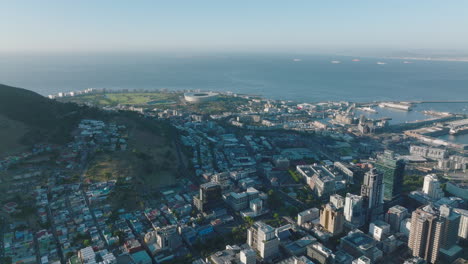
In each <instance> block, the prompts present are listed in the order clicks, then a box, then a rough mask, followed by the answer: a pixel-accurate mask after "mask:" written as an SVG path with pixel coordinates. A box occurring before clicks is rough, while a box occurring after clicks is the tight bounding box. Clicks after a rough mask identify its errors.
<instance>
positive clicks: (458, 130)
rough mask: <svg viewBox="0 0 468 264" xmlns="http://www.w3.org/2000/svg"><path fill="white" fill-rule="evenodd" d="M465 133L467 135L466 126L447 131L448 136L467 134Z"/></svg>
mask: <svg viewBox="0 0 468 264" xmlns="http://www.w3.org/2000/svg"><path fill="white" fill-rule="evenodd" d="M467 133H468V126H466V127H461V128H451V129H450V131H449V134H450V135H461V134H467Z"/></svg>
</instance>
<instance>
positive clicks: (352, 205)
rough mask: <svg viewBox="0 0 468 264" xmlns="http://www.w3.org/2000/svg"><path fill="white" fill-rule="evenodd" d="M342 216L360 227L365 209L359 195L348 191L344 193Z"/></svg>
mask: <svg viewBox="0 0 468 264" xmlns="http://www.w3.org/2000/svg"><path fill="white" fill-rule="evenodd" d="M344 218H345V220H346V221H348V222H349V223H351V224H352V225H354V226H356V227H360V226H362V225H363V224H364V220H365V210H364V204H363V200H362V197H361V196H359V195H355V194H350V193H347V194H346V198H345V205H344Z"/></svg>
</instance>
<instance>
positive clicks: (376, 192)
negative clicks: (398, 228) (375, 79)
mask: <svg viewBox="0 0 468 264" xmlns="http://www.w3.org/2000/svg"><path fill="white" fill-rule="evenodd" d="M383 185H384V184H383V173H381V172H379V171H378V170H377V169H376V168H371V169H370V170H369V171H368V172H367V173H366V174H365V175H364V182H363V183H362V186H361V196H362V197H363V198H364V199H365V204H366V215H367V216H366V220H367V221H368V220H369V219H370V220H371V221H374V220H376V219H379V218H380V217H381V215H382V214H383Z"/></svg>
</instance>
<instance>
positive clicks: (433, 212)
mask: <svg viewBox="0 0 468 264" xmlns="http://www.w3.org/2000/svg"><path fill="white" fill-rule="evenodd" d="M459 223H460V215H459V214H457V213H455V212H453V211H452V209H451V208H450V207H448V206H447V205H442V206H440V210H437V208H435V207H434V206H433V205H432V204H430V205H425V206H422V207H419V208H418V209H416V210H415V211H414V212H413V214H412V216H411V230H410V235H409V241H408V247H409V248H410V249H411V250H412V252H413V256H415V257H421V258H423V259H425V260H426V261H427V262H429V263H435V262H436V261H437V260H438V259H439V255H440V254H439V251H440V250H448V249H451V248H452V246H455V243H456V242H457V236H458V226H459Z"/></svg>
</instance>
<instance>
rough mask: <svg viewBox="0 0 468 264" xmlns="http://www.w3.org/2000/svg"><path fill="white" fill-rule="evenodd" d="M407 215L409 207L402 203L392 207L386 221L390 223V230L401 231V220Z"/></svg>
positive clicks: (386, 215)
mask: <svg viewBox="0 0 468 264" xmlns="http://www.w3.org/2000/svg"><path fill="white" fill-rule="evenodd" d="M407 217H408V209H406V208H405V207H403V206H400V205H395V206H393V207H390V208H389V209H388V211H387V213H386V214H385V222H387V223H388V224H389V225H390V230H391V231H392V232H399V231H400V224H401V222H402V221H403V219H405V218H407Z"/></svg>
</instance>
